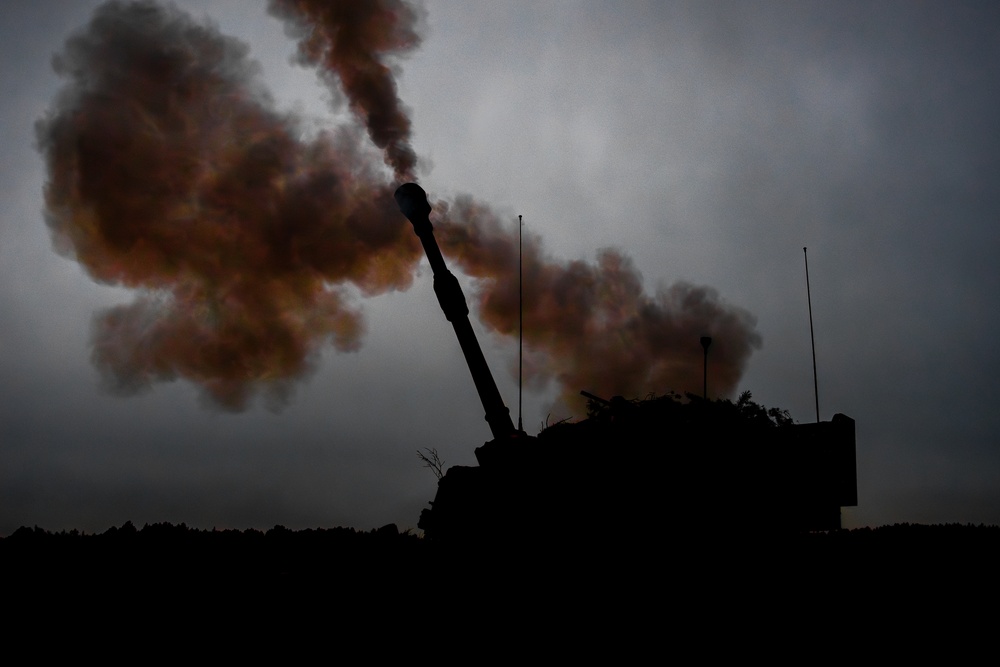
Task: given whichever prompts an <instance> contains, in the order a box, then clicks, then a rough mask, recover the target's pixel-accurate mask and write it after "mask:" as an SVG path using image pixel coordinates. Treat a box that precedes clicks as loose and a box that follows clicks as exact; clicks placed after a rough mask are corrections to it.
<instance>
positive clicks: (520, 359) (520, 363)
mask: <svg viewBox="0 0 1000 667" xmlns="http://www.w3.org/2000/svg"><path fill="white" fill-rule="evenodd" d="M523 225H524V223H523V222H521V216H517V432H518V433H524V424H523V423H522V422H521V392H522V388H521V385H522V380H523V377H524V356H523V353H522V348H523V344H524V276H523V273H522V271H521V227H522V226H523Z"/></svg>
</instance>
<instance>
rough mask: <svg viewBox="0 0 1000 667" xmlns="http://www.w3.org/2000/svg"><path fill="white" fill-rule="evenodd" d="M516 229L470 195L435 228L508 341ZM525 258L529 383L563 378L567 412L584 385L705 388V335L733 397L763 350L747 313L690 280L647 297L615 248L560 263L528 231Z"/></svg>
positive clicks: (610, 391) (623, 390) (716, 382)
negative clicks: (746, 366)
mask: <svg viewBox="0 0 1000 667" xmlns="http://www.w3.org/2000/svg"><path fill="white" fill-rule="evenodd" d="M516 225H517V223H512V224H507V225H505V224H504V223H503V222H502V221H501V220H500V219H499V218H498V217H497V216H496V215H495V214H494V213H493V212H492V211H491V210H490V209H489V208H487V207H484V206H482V205H481V204H478V203H476V202H475V201H473V200H472V199H471V198H467V197H463V198H458V199H456V201H455V202H454V204H453V205H452V206H450V207H449V208H447V209H446V212H445V213H444V214H443V215H442V217H441V219H440V220H439V221H438V222H437V223H435V229H436V230H437V237H438V239H439V241H440V244H441V248H442V252H444V253H445V254H446V255H448V256H449V257H450V258H451V259H452V260H453V261H454V262H456V263H457V264H458V265H459V266H460V267H461V269H462V271H463V272H465V273H466V274H467V275H470V276H473V277H475V278H478V279H479V280H478V282H477V295H476V296H477V300H478V302H479V316H480V318H481V320H482V321H483V323H484V324H485V325H486V326H487V327H489V328H490V329H492V330H493V331H495V332H497V333H499V334H502V335H509V336H517V333H518V308H519V305H518V304H519V298H520V297H519V289H518V247H517V231H518V230H517V226H516ZM522 252H523V257H522V265H523V275H524V284H525V289H524V298H523V308H524V320H523V327H524V342H525V347H526V349H527V350H528V355H527V359H528V363H527V364H526V370H527V374H526V375H527V379H529V381H530V380H534V381H535V382H540V383H544V382H546V381H548V380H549V379H550V378H555V379H556V380H557V381H558V382H559V384H560V386H561V388H562V399H563V401H564V403H566V404H567V405H569V406H579V405H580V404H581V402H582V399H581V398H580V396H579V391H580V390H581V389H587V390H589V391H592V392H595V393H597V394H598V395H603V396H605V397H610V396H614V395H623V396H629V397H633V396H636V395H643V394H645V393H647V392H650V391H655V392H664V391H666V390H677V391H694V390H698V389H700V388H701V386H702V373H703V363H704V362H703V351H702V348H701V344H700V338H701V336H705V335H708V336H712V339H713V343H712V348H711V354H710V357H711V364H712V367H711V368H712V393H713V394H722V395H726V394H729V393H731V392H732V391H733V390H734V389H735V388H736V384H737V382H738V381H739V378H740V376H741V375H742V373H743V367H744V364H745V363H746V361H747V359H748V358H749V357H750V354H751V352H752V351H753V349H754V348H756V347H759V346H760V336H759V335H758V334H757V333H756V331H755V330H754V328H755V325H756V320H755V318H754V317H753V316H752V315H751V314H750V313H748V312H747V311H745V310H742V309H740V308H735V307H732V306H728V305H726V304H724V303H723V302H721V301H720V300H719V298H718V294H717V293H716V292H715V290H713V289H711V288H708V287H696V286H693V285H689V284H686V283H675V284H674V285H672V286H671V287H669V288H665V289H661V290H660V291H658V292H657V293H656V294H655V295H649V294H646V293H645V291H644V289H643V286H642V276H641V275H640V274H639V273H638V271H636V269H635V267H634V266H633V264H632V260H631V259H629V258H628V257H626V256H624V255H622V254H621V253H619V252H617V251H615V250H607V249H606V250H602V251H600V252H599V253H598V256H597V263H596V264H590V263H587V262H584V261H572V262H560V261H557V260H555V259H553V258H551V257H548V256H547V255H546V254H545V252H544V250H543V248H542V244H541V239H540V238H539V237H538V236H536V235H534V234H526V235H524V237H523V241H522Z"/></svg>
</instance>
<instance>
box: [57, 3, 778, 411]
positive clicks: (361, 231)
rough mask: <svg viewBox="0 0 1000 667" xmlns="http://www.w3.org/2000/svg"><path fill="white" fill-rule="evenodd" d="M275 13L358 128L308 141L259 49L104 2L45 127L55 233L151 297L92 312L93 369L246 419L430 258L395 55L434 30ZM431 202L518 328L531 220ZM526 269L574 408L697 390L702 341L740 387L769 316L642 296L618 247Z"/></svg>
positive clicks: (116, 383)
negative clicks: (175, 390)
mask: <svg viewBox="0 0 1000 667" xmlns="http://www.w3.org/2000/svg"><path fill="white" fill-rule="evenodd" d="M271 11H272V12H273V13H275V14H276V15H278V16H280V17H282V18H283V19H285V20H286V22H287V25H289V26H290V27H289V31H290V32H291V33H292V34H294V35H296V36H297V37H299V39H300V40H301V41H300V49H299V55H300V59H301V60H302V61H303V62H306V63H310V64H313V65H315V66H316V67H318V68H319V71H320V73H321V76H322V77H323V79H324V80H325V81H326V83H327V84H329V85H336V84H337V83H338V82H339V83H340V84H341V85H342V86H343V89H344V92H345V93H346V95H347V98H348V100H349V104H350V108H351V110H352V111H353V112H354V113H355V115H356V116H357V117H358V121H359V123H360V125H358V124H355V125H351V124H347V125H344V126H341V127H339V128H337V129H335V130H331V131H328V132H325V133H322V134H320V135H319V136H318V137H316V138H314V139H309V140H305V139H302V138H301V137H302V136H303V135H304V133H303V132H302V131H301V128H300V127H299V126H298V124H297V121H296V119H295V118H294V117H292V116H290V115H287V114H282V113H279V112H278V111H276V110H275V109H274V107H273V104H272V102H271V101H270V98H269V97H268V95H267V93H266V92H265V91H264V90H263V89H262V87H261V84H260V82H259V80H258V78H257V66H256V65H255V63H254V62H253V61H251V60H250V59H249V58H248V49H247V47H246V46H245V45H243V44H242V43H240V42H238V41H236V40H233V39H230V38H227V37H224V36H222V35H220V34H219V33H218V32H217V31H216V30H215V29H213V28H211V27H209V26H205V25H201V24H199V23H196V22H195V21H193V20H192V19H191V18H189V17H188V16H187V15H185V14H183V13H182V12H180V11H178V10H177V9H174V8H170V7H161V6H159V5H156V4H154V3H151V2H141V3H129V4H124V3H118V2H109V3H107V4H105V5H102V6H101V7H100V8H99V9H98V10H97V11H96V13H95V15H94V18H93V20H92V21H91V23H90V25H89V26H88V27H87V29H86V30H85V31H83V32H81V33H79V34H77V35H75V36H73V37H72V38H71V39H70V40H69V41H68V42H67V44H66V47H65V50H64V51H63V53H61V54H60V55H58V56H57V57H56V59H55V61H54V63H55V68H56V71H57V72H58V73H59V74H60V75H61V76H63V77H65V78H66V79H67V80H68V83H67V85H66V87H65V88H64V89H63V90H62V91H61V93H60V95H59V97H58V98H57V100H56V102H55V104H54V107H53V109H52V110H51V111H50V113H49V114H48V115H47V116H46V117H45V118H44V119H42V120H41V121H39V123H38V127H37V135H38V145H39V149H40V150H41V151H42V153H43V154H44V156H45V159H46V161H47V164H48V171H49V179H48V182H47V184H46V188H45V200H46V219H47V222H48V225H49V227H50V230H51V233H52V236H53V242H54V245H55V247H56V249H57V250H58V251H59V252H61V253H63V254H65V255H68V256H71V257H74V258H75V259H76V260H77V261H79V262H80V263H81V265H82V266H83V267H84V268H85V269H86V270H87V271H88V272H89V274H90V275H91V276H93V277H94V279H96V280H98V281H100V282H104V283H110V284H119V285H123V286H127V287H131V288H136V289H138V290H139V296H138V297H137V298H136V299H135V300H134V301H133V303H131V304H128V305H123V306H119V307H116V308H112V309H109V310H106V311H104V312H102V313H99V314H98V315H97V316H96V317H95V322H94V328H93V361H94V363H95V364H96V366H97V367H98V368H99V369H100V371H101V372H102V375H103V377H104V379H105V381H106V383H107V384H108V386H109V387H110V388H111V389H113V390H116V391H121V392H126V393H131V392H136V391H140V390H143V389H145V388H147V387H149V386H151V385H152V384H153V383H155V382H159V381H167V380H173V379H176V378H183V379H186V380H189V381H191V382H194V383H196V384H197V385H198V386H200V387H201V388H202V389H203V390H204V391H205V393H206V395H207V396H208V397H209V398H210V399H211V400H212V401H213V402H214V403H215V404H218V405H221V406H222V407H224V408H227V409H231V410H240V409H242V408H243V407H245V406H246V405H247V403H248V401H249V400H250V399H251V398H252V397H253V396H254V394H255V393H257V392H259V391H264V392H265V393H266V394H268V395H271V396H275V397H277V398H279V399H281V398H282V397H283V396H285V395H286V394H287V392H288V390H289V388H290V387H291V386H292V383H293V382H294V380H295V379H297V378H299V377H301V376H302V375H303V374H305V373H307V372H308V371H309V369H310V368H311V362H312V360H313V359H315V357H316V353H317V351H318V350H319V349H320V347H321V346H322V345H324V344H327V343H331V344H333V345H334V346H335V347H336V348H337V349H339V350H343V351H348V350H355V349H357V348H358V347H359V346H360V342H361V337H362V335H363V332H364V322H363V317H362V314H361V312H360V310H359V309H358V308H357V306H356V305H355V304H354V303H353V302H352V300H351V297H350V295H349V293H348V290H347V289H346V288H348V287H349V286H353V287H354V288H356V289H357V290H359V291H360V292H361V293H362V294H364V295H373V294H378V293H381V292H384V291H387V290H393V289H406V288H407V287H408V286H409V285H410V283H411V281H412V277H413V273H414V269H415V266H416V263H417V262H418V261H419V259H420V257H421V255H422V252H421V249H420V244H419V242H418V240H417V238H416V236H414V234H413V232H412V229H411V227H410V225H409V223H408V222H407V221H406V219H405V218H404V217H403V216H402V215H401V214H400V213H399V211H398V209H397V207H396V203H395V201H394V199H393V197H392V192H393V191H394V189H395V186H396V185H397V184H398V180H403V179H410V178H412V175H413V172H414V168H415V165H416V157H415V154H414V152H413V149H412V148H411V147H410V144H409V138H410V121H409V119H408V118H407V116H406V112H405V109H404V107H403V106H402V104H401V103H400V101H399V99H398V97H397V95H396V86H395V83H394V81H393V77H392V73H391V70H390V69H388V67H387V66H386V65H385V63H384V58H386V57H390V56H392V55H394V54H398V53H400V52H403V51H405V50H407V49H410V48H413V47H414V46H415V45H416V44H417V43H418V41H419V40H418V38H417V36H416V34H415V31H414V28H413V25H414V22H415V21H416V19H417V18H418V16H417V12H416V11H415V10H413V9H412V8H411V7H409V6H408V5H406V4H404V3H402V2H399V1H398V0H371V1H370V2H360V1H354V0H350V1H344V2H333V1H330V0H325V1H316V2H311V1H307V0H273V1H272V3H271ZM361 126H363V129H362V127H361ZM365 132H367V135H368V137H369V138H370V139H371V141H372V142H373V143H374V144H375V145H376V146H378V147H379V148H381V149H382V158H383V159H384V161H385V163H386V164H388V165H389V166H390V167H391V168H392V169H393V172H394V176H395V179H397V182H394V183H390V182H388V177H387V176H386V174H385V170H384V167H382V166H381V165H380V164H379V163H378V156H377V155H375V154H374V153H373V152H372V151H371V149H370V147H368V146H367V145H366V143H365V142H364V134H365ZM435 210H436V215H437V216H438V219H437V220H436V221H435V224H436V226H437V230H438V239H439V241H440V243H441V246H442V250H443V251H444V252H445V254H446V255H448V256H449V257H450V258H451V259H452V260H453V261H455V262H457V263H458V265H459V266H460V268H461V269H462V270H463V271H465V272H466V273H467V274H468V275H470V276H473V277H474V278H477V279H478V283H477V285H478V287H477V296H478V299H479V315H480V317H481V318H482V319H483V321H484V322H485V323H486V325H487V326H488V327H490V328H491V329H492V330H493V331H495V332H497V333H498V334H502V335H516V334H517V321H518V318H517V314H518V273H517V229H516V227H511V226H510V225H506V226H505V225H504V224H503V223H501V222H500V221H499V220H498V219H497V217H496V216H495V215H494V214H493V213H491V212H490V210H489V209H488V208H486V207H484V206H481V205H479V204H476V203H475V202H473V200H471V199H469V198H461V199H459V200H457V201H456V202H454V204H452V205H451V206H450V207H449V206H448V205H446V204H441V203H439V204H437V205H436V206H435ZM524 279H525V285H526V290H525V314H524V323H525V332H524V337H525V341H526V344H527V348H528V358H527V361H528V370H529V379H532V380H534V381H536V382H538V383H541V382H543V381H544V380H546V379H549V378H554V379H556V380H557V381H558V382H559V383H560V384H561V386H562V387H563V390H564V392H563V393H564V397H565V398H566V399H568V401H569V402H571V403H572V402H573V399H574V398H575V397H576V395H577V392H578V391H579V390H580V389H589V390H590V391H594V392H597V393H599V394H602V395H606V396H610V395H615V394H622V395H626V396H635V395H642V394H645V393H647V392H649V391H664V390H666V389H669V388H673V389H677V390H685V389H697V388H698V387H700V378H701V368H702V366H701V360H702V356H701V348H700V345H699V344H698V339H699V337H700V336H702V335H710V336H712V337H713V338H714V340H715V342H714V343H713V345H712V349H711V353H710V363H711V385H712V391H713V393H728V392H730V391H731V390H732V389H734V388H735V386H736V382H737V380H738V378H739V376H740V374H741V372H742V369H743V366H744V364H745V362H746V361H747V359H748V357H749V355H750V353H751V351H752V349H753V348H754V347H756V346H759V344H760V338H759V336H758V335H757V334H756V332H755V331H754V319H753V317H752V316H751V315H749V314H748V313H746V312H745V311H743V310H740V309H738V308H733V307H730V306H727V305H725V304H723V303H721V302H720V301H719V299H718V297H717V295H716V294H715V292H714V291H713V290H711V289H708V288H701V287H693V286H690V285H684V284H678V285H674V286H673V287H671V288H669V289H666V290H662V291H659V292H657V293H656V294H655V295H648V294H646V293H645V292H644V290H643V287H642V280H641V277H640V276H639V274H638V273H637V272H636V270H635V268H634V267H633V265H632V263H631V261H630V260H629V259H628V258H627V257H624V256H622V255H621V254H619V253H617V252H614V251H603V252H601V253H600V254H599V256H598V261H597V263H596V264H590V263H587V262H582V261H574V262H560V261H556V260H553V259H552V258H550V257H548V256H547V255H546V254H545V252H544V251H543V249H542V246H541V242H540V240H539V239H538V238H537V237H536V236H534V235H531V234H529V235H527V236H526V242H525V245H524Z"/></svg>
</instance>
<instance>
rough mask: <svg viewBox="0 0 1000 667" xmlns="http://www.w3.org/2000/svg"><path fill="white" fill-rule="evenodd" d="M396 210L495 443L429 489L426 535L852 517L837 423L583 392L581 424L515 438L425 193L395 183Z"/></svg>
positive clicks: (563, 532) (843, 425)
mask: <svg viewBox="0 0 1000 667" xmlns="http://www.w3.org/2000/svg"><path fill="white" fill-rule="evenodd" d="M395 198H396V202H397V203H398V204H399V207H400V210H401V211H402V212H403V214H404V215H405V216H406V217H407V218H408V219H409V220H410V222H411V223H413V229H414V232H415V233H416V234H417V236H418V237H419V238H420V241H421V243H422V244H423V247H424V251H425V252H426V253H427V258H428V260H429V261H430V264H431V268H432V269H433V272H434V292H435V294H436V295H437V298H438V302H439V303H440V305H441V309H442V310H443V311H444V314H445V317H447V319H448V321H450V322H451V323H452V326H454V328H455V334H456V335H457V336H458V341H459V344H460V345H461V347H462V352H463V353H464V355H465V359H466V362H467V363H468V365H469V371H470V372H471V373H472V379H473V381H474V382H475V385H476V390H477V391H478V392H479V398H480V400H481V401H482V403H483V408H484V410H485V411H486V421H487V422H488V423H489V426H490V430H491V431H492V433H493V440H492V441H490V442H486V443H484V444H483V445H482V446H481V447H477V448H476V450H475V454H476V459H477V461H478V462H479V466H453V467H451V468H449V469H448V471H447V472H446V473H445V475H444V476H443V477H442V478H441V479H440V481H439V482H438V491H437V495H436V497H435V499H434V501H433V502H432V503H431V505H432V508H431V509H425V510H423V512H422V513H421V516H420V522H419V523H418V524H417V525H418V527H420V528H421V529H423V530H424V533H425V535H426V536H428V537H430V538H432V539H437V540H441V541H456V542H462V541H465V542H468V541H481V540H486V541H491V542H496V541H499V540H508V541H509V540H517V539H519V538H520V539H526V540H531V541H533V542H535V541H546V540H548V541H553V540H556V541H560V542H562V543H565V542H566V541H567V540H571V539H578V538H579V536H580V535H585V534H587V533H589V532H592V531H594V530H595V529H597V528H601V529H611V530H612V531H614V532H615V534H617V535H624V534H627V535H633V536H637V535H638V536H641V535H648V534H650V531H649V529H650V527H651V526H654V525H658V526H659V527H663V528H671V529H678V530H682V531H685V530H686V531H720V530H721V531H737V532H739V531H743V532H745V531H756V530H760V529H764V530H767V529H772V530H779V531H789V530H791V531H798V530H830V529H837V528H840V523H841V522H840V508H841V507H844V506H853V505H857V473H856V457H855V429H854V420H853V419H851V418H849V417H846V416H844V415H839V414H838V415H835V416H834V418H833V420H832V421H830V422H821V423H816V424H796V425H790V424H789V425H776V424H774V423H772V422H770V421H767V420H766V419H765V420H764V421H763V422H762V421H761V420H759V419H758V420H756V421H754V420H752V419H745V418H743V417H741V416H740V415H739V414H738V410H737V408H736V406H734V405H733V404H732V403H731V402H729V401H708V400H705V399H704V398H703V397H701V396H695V395H691V394H688V402H687V403H684V402H680V401H677V400H675V399H673V398H672V397H661V398H659V399H652V400H647V401H628V400H625V399H624V398H622V397H620V396H616V397H612V398H611V399H610V400H605V399H602V398H600V397H598V396H595V395H593V394H588V393H587V392H583V393H584V395H585V396H587V397H588V398H589V399H590V400H591V401H592V403H593V404H594V405H596V406H597V407H598V408H599V409H597V410H596V411H595V412H594V414H593V415H592V416H591V418H589V419H587V420H584V421H581V422H577V423H561V424H557V425H555V426H554V427H552V428H548V429H546V430H544V431H542V433H540V434H539V435H538V437H537V438H536V437H530V436H527V435H526V434H524V433H523V432H519V431H517V430H516V429H515V428H514V424H513V422H512V421H511V419H510V412H509V410H508V409H507V407H506V405H505V404H504V402H503V399H502V398H501V397H500V392H499V390H498V389H497V386H496V382H495V381H494V379H493V375H492V373H490V369H489V366H488V364H487V363H486V359H485V357H484V356H483V352H482V349H481V348H480V346H479V342H478V340H477V339H476V335H475V332H474V331H473V329H472V326H471V324H470V322H469V308H468V305H467V303H466V301H465V296H464V294H463V293H462V288H461V286H460V285H459V284H458V280H457V279H456V278H455V276H454V274H452V273H451V272H450V271H449V270H448V268H447V266H446V265H445V262H444V258H443V257H442V255H441V250H440V249H439V248H438V245H437V241H436V240H435V239H434V233H433V227H432V225H431V222H430V219H429V214H430V211H431V207H430V204H429V203H428V202H427V195H426V193H425V192H424V191H423V189H422V188H421V187H420V186H419V185H416V184H414V183H407V184H405V185H402V186H400V187H399V188H398V189H397V190H396V193H395ZM703 345H704V343H703ZM733 410H737V412H736V413H734V412H733ZM765 508H766V509H765ZM765 514H766V516H765Z"/></svg>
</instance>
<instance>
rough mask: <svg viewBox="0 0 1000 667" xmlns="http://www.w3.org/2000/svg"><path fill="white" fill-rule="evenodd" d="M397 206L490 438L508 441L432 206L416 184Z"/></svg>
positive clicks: (404, 189)
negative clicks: (422, 258) (416, 242)
mask: <svg viewBox="0 0 1000 667" xmlns="http://www.w3.org/2000/svg"><path fill="white" fill-rule="evenodd" d="M394 196H395V198H396V203H397V204H398V205H399V210H400V211H401V212H402V213H403V215H405V216H406V218H407V219H408V220H409V221H410V222H411V223H412V224H413V231H414V233H415V234H416V235H417V237H418V238H419V239H420V243H421V244H422V245H423V246H424V252H425V253H426V254H427V259H428V261H430V264H431V270H432V271H433V272H434V293H435V294H436V295H437V298H438V303H439V304H440V305H441V310H442V311H444V315H445V317H446V318H448V321H449V322H451V324H452V326H453V327H454V328H455V335H456V336H457V337H458V344H459V345H460V346H461V347H462V353H463V354H464V355H465V361H466V363H467V364H468V365H469V371H470V372H471V373H472V381H473V382H474V383H475V384H476V391H478V392H479V400H480V401H482V403H483V409H484V410H485V411H486V421H487V423H488V424H489V425H490V430H491V431H492V432H493V439H494V440H499V439H503V438H509V437H511V436H512V435H514V434H515V433H516V431H515V430H514V422H512V421H511V419H510V410H508V409H507V406H506V405H504V402H503V399H502V398H501V397H500V390H499V389H497V384H496V381H494V379H493V374H492V373H491V372H490V367H489V365H488V364H487V363H486V357H485V356H483V350H482V348H481V347H480V346H479V340H478V339H477V338H476V332H475V331H473V329H472V323H471V322H469V306H468V304H467V303H466V301H465V294H464V293H463V292H462V286H461V285H459V284H458V279H457V278H456V277H455V274H453V273H452V272H451V271H449V270H448V267H447V266H446V265H445V263H444V257H443V256H442V255H441V249H440V248H439V247H438V244H437V240H436V239H435V238H434V227H433V225H431V221H430V217H429V216H430V212H431V206H430V204H429V203H428V202H427V193H425V192H424V190H423V188H421V187H420V186H419V185H417V184H416V183H404V184H403V185H401V186H399V188H397V189H396V193H395V195H394Z"/></svg>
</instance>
